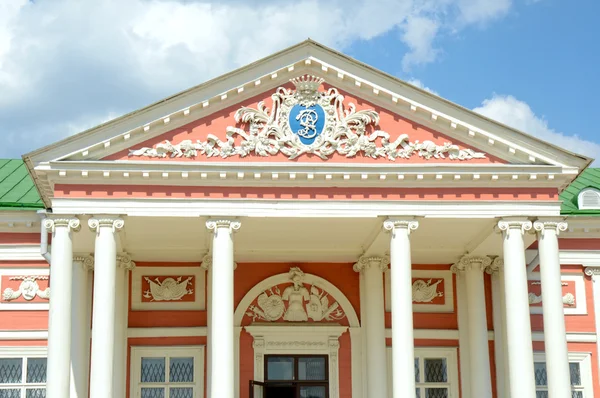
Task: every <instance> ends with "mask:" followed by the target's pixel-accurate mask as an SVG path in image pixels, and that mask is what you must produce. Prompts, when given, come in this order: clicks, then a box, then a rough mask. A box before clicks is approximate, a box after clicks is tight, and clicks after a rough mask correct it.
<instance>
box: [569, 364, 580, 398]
mask: <svg viewBox="0 0 600 398" xmlns="http://www.w3.org/2000/svg"><path fill="white" fill-rule="evenodd" d="M569 372H570V373H571V385H572V386H580V385H581V372H580V370H579V364H578V363H570V364H569ZM573 396H575V395H573Z"/></svg>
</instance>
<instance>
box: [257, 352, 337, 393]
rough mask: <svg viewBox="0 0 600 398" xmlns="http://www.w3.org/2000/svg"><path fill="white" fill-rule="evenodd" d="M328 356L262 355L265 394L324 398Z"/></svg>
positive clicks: (326, 387) (327, 387) (326, 391)
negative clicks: (263, 359)
mask: <svg viewBox="0 0 600 398" xmlns="http://www.w3.org/2000/svg"><path fill="white" fill-rule="evenodd" d="M327 366H328V364H327V356H324V355H302V356H299V355H286V356H281V355H265V383H264V384H265V396H266V397H270V396H274V397H281V398H283V397H301V398H327V397H328V396H329V383H328V374H329V371H328V368H327Z"/></svg>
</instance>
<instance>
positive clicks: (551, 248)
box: [534, 221, 571, 398]
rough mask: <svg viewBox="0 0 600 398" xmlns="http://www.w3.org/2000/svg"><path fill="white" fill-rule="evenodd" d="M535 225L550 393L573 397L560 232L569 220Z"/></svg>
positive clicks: (552, 397) (553, 396)
mask: <svg viewBox="0 0 600 398" xmlns="http://www.w3.org/2000/svg"><path fill="white" fill-rule="evenodd" d="M534 228H535V230H536V231H538V243H539V249H538V250H539V256H540V277H541V282H542V311H543V314H544V316H543V319H544V343H545V344H544V345H545V348H546V372H547V374H548V394H549V397H550V398H565V397H570V396H571V380H570V376H569V351H568V349H567V334H566V330H565V315H564V304H563V298H562V297H563V293H562V282H561V278H560V259H559V251H558V236H557V235H558V231H559V230H560V231H565V230H566V229H567V223H565V222H560V221H548V222H542V221H536V222H535V223H534Z"/></svg>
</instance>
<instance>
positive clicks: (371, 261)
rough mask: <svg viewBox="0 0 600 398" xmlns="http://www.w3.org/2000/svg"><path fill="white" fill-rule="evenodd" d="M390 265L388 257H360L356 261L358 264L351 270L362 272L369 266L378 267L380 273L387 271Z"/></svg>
mask: <svg viewBox="0 0 600 398" xmlns="http://www.w3.org/2000/svg"><path fill="white" fill-rule="evenodd" d="M389 264H390V258H389V257H388V256H362V257H361V258H359V259H358V262H357V263H356V264H354V266H353V267H352V269H353V270H354V271H355V272H364V271H365V270H366V269H368V268H370V267H371V266H375V267H379V269H380V270H381V271H382V272H385V271H387V270H388V265H389Z"/></svg>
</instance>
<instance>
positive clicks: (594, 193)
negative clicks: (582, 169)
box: [577, 188, 600, 210]
mask: <svg viewBox="0 0 600 398" xmlns="http://www.w3.org/2000/svg"><path fill="white" fill-rule="evenodd" d="M577 203H578V205H579V209H580V210H600V191H599V190H597V189H596V188H585V189H584V190H582V191H581V192H580V193H579V197H578V198H577Z"/></svg>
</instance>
